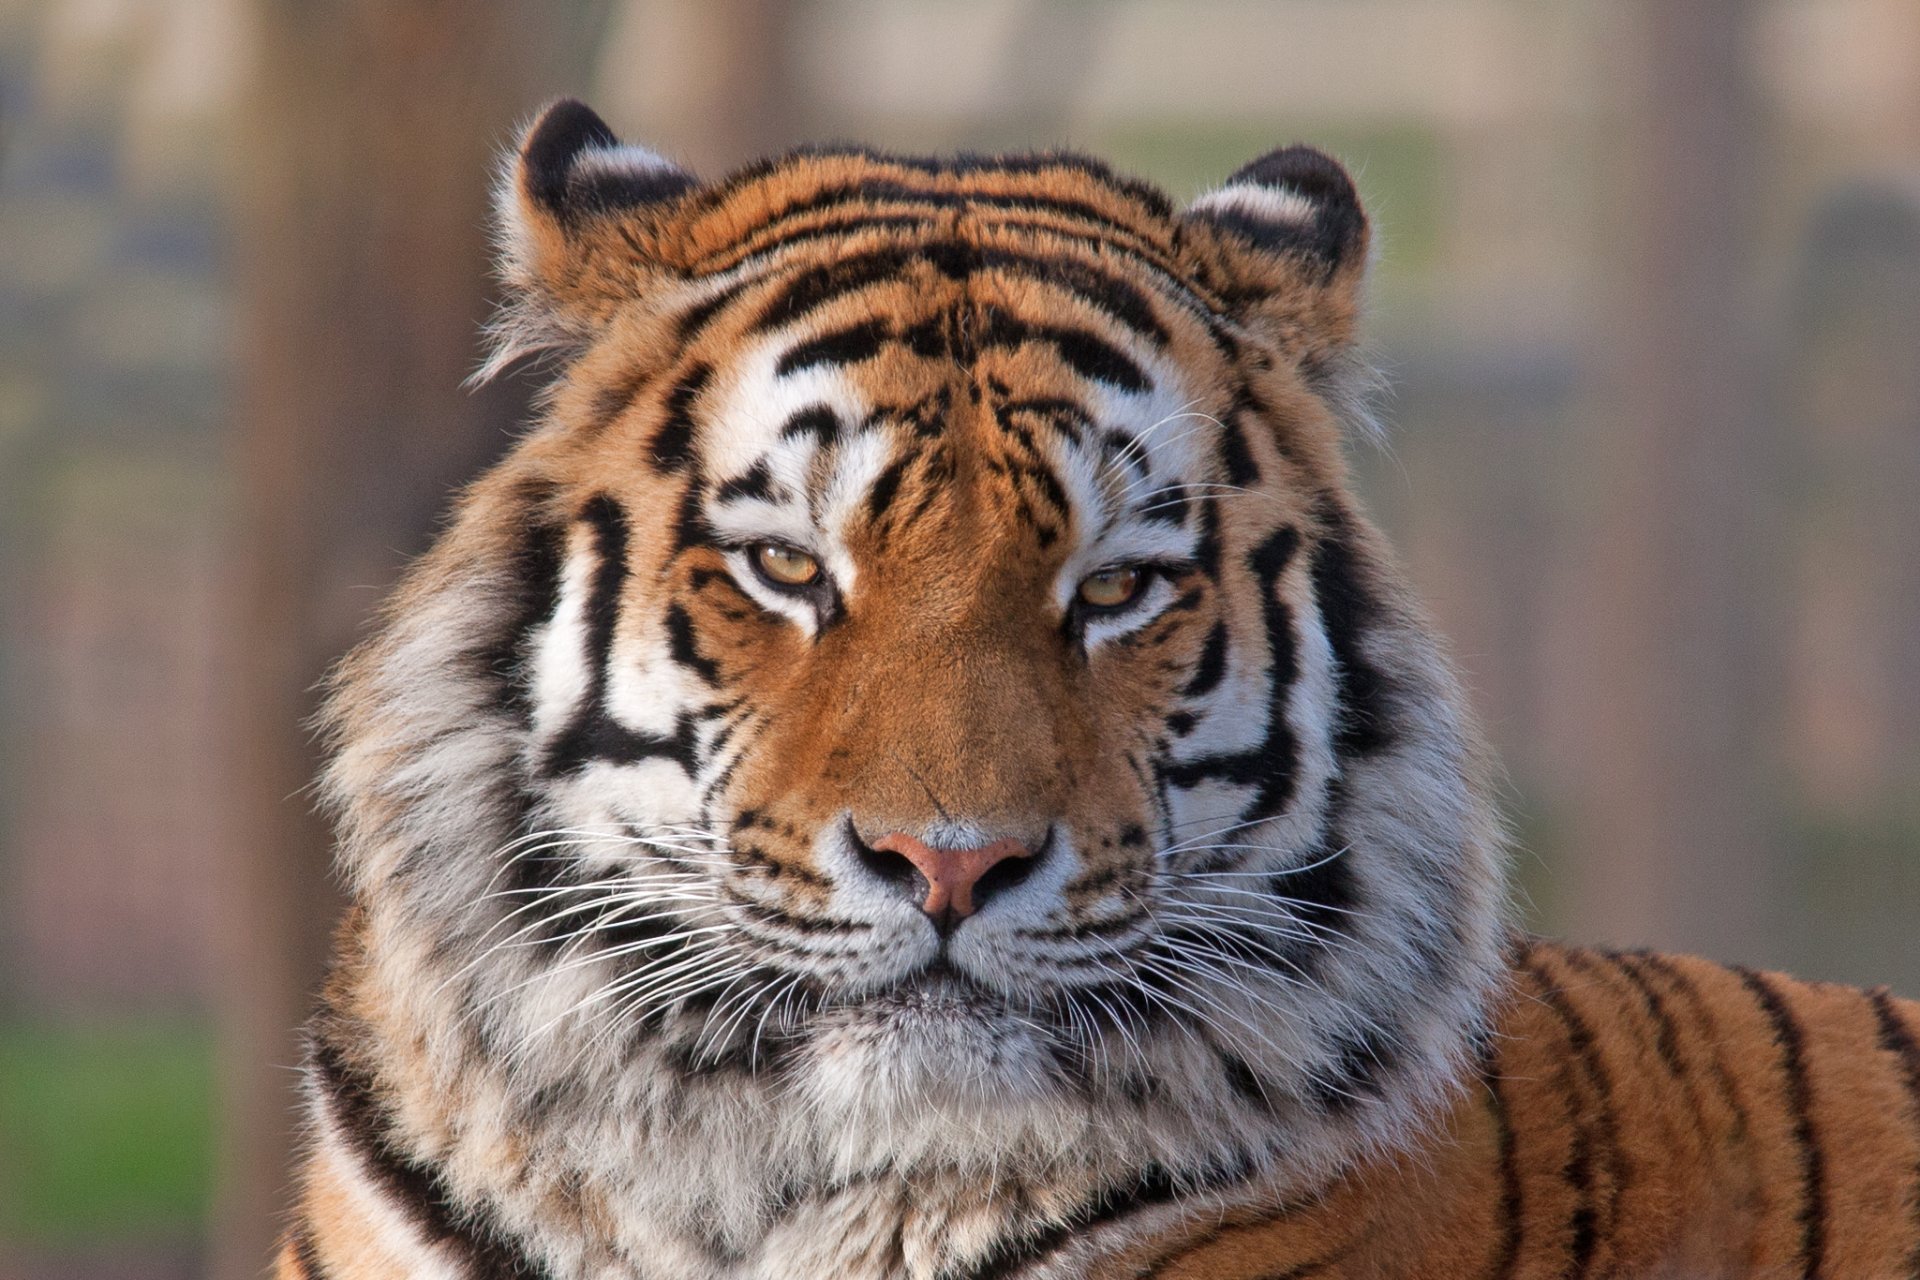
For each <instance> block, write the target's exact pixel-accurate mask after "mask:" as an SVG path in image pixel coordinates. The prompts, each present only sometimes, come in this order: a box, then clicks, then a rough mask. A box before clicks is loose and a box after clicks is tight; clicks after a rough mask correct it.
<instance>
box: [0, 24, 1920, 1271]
mask: <svg viewBox="0 0 1920 1280" xmlns="http://www.w3.org/2000/svg"><path fill="white" fill-rule="evenodd" d="M563 92H566V93H574V94H578V95H581V96H585V97H587V98H589V99H590V100H591V101H592V102H594V103H595V105H596V106H597V107H598V108H599V109H600V110H601V112H602V113H603V114H604V115H605V116H606V117H607V118H608V119H609V120H610V121H611V122H612V123H613V124H614V126H615V128H616V129H617V130H618V131H620V132H621V133H622V135H623V136H625V137H627V138H629V139H632V140H636V141H644V142H645V143H647V144H648V145H651V146H654V147H656V148H658V149H661V150H663V151H666V152H668V153H670V154H673V155H675V156H677V157H679V158H681V159H683V160H685V161H688V162H689V163H691V164H692V165H694V166H695V167H696V168H698V169H699V170H701V171H703V172H707V173H710V174H711V173H719V172H722V171H724V170H725V169H726V168H727V167H729V166H731V165H733V164H735V163H738V162H740V161H742V160H744V159H746V158H748V157H751V156H753V155H755V154H757V153H759V152H762V151H765V150H768V149H771V148H776V147H780V146H784V145H786V144H789V143H793V142H798V141H800V140H803V139H829V138H855V139H862V140H867V141H871V142H874V143H878V144H881V145H885V146H890V147H895V148H911V149H932V150H949V149H953V148H958V147H970V148H988V149H990V148H1003V147H1029V146H1036V145H1050V144H1056V143H1069V144H1072V145H1074V146H1078V147H1082V148H1085V149H1088V150H1091V151H1094V152H1096V153H1099V154H1102V155H1105V156H1107V157H1110V158H1111V159H1113V160H1114V161H1115V162H1117V163H1118V164H1119V165H1121V166H1122V167H1124V168H1127V169H1131V170H1134V171H1136V172H1138V173H1141V174H1143V175H1145V176H1147V177H1150V178H1153V179H1156V180H1158V181H1160V182H1162V183H1164V184H1165V185H1166V186H1167V187H1168V188H1169V189H1170V190H1171V191H1172V192H1173V193H1174V194H1175V195H1176V196H1178V197H1183V198H1184V197H1188V196H1191V195H1193V194H1195V193H1196V192H1198V191H1200V190H1203V189H1204V188H1205V187H1207V186H1208V185H1209V184H1212V183H1214V182H1217V181H1218V180H1220V179H1221V178H1222V177H1224V176H1225V175H1226V174H1227V173H1229V172H1230V171H1231V170H1233V169H1234V168H1235V167H1237V166H1238V165H1240V164H1241V163H1243V162H1244V161H1246V160H1248V159H1250V158H1251V157H1253V156H1254V155H1256V154H1258V153H1260V152H1261V151H1264V150H1265V149H1267V148H1269V147H1271V146H1274V145H1277V144H1280V143H1284V142H1288V141H1292V140H1296V139H1305V140H1310V141H1314V142H1317V143H1319V144H1321V145H1323V146H1326V147H1328V148H1329V149H1331V150H1333V151H1335V152H1336V153H1337V154H1339V155H1340V156H1342V157H1343V158H1344V159H1345V160H1347V162H1348V163H1349V164H1350V165H1351V167H1352V168H1353V169H1354V171H1355V173H1356V174H1357V177H1358V180H1359V184H1360V187H1361V190H1362V192H1363V194H1364V196H1365V198H1366V199H1367V201H1368V205H1369V208H1370V209H1371V211H1372V213H1373V216H1374V219H1375V223H1376V227H1377V236H1378V242H1379V246H1380V247H1379V254H1378V263H1377V267H1376V273H1375V282H1374V289H1373V321H1372V332H1373V334H1374V335H1375V340H1376V346H1377V353H1378V357H1379V361H1380V363H1381V364H1382V366H1383V368H1384V369H1385V370H1386V372H1387V375H1388V378H1389V381H1390V386H1391V391H1390V393H1389V395H1388V397H1387V398H1386V401H1385V404H1384V408H1385V411H1386V412H1385V416H1386V418H1387V420H1388V422H1389V423H1390V424H1391V428H1392V437H1391V443H1390V444H1389V445H1388V446H1386V447H1385V448H1382V449H1369V448H1363V449H1360V450H1359V451H1358V453H1357V458H1358V461H1359V464H1360V466H1361V469H1362V472H1363V475H1364V483H1365V487H1366V489H1367V494H1368V497H1369V499H1370V501H1371V503H1372V505H1373V507H1374V509H1375V510H1376V511H1377V512H1378V514H1379V515H1380V516H1381V518H1382V519H1383V520H1384V522H1385V523H1386V524H1387V526H1388V528H1389V529H1390V531H1391V532H1392V533H1393V534H1394V535H1395V537H1396V538H1397V540H1398V542H1399V544H1400V546H1401V547H1402V549H1403V551H1404V553H1405V556H1406V558H1407V560H1408V563H1409V565H1410V568H1411V572H1412V575H1413V577H1414V579H1415V581H1416V582H1417V583H1418V585H1419V587H1420V589H1421V590H1422V592H1423V593H1424V595H1425V597H1426V599H1427V600H1428V602H1429V603H1430V604H1431V606H1432V608H1433V609H1434V611H1435V612H1436V613H1437V615H1438V617H1439V619H1440V621H1441V623H1442V625H1443V626H1444V628H1445V630H1446V631H1447V632H1448V633H1449V635H1450V636H1451V637H1452V639H1453V642H1454V645H1455V648H1456V651H1457V653H1458V656H1459V659H1460V662H1461V665H1462V667H1463V669H1464V671H1465V673H1466V676H1467V680H1468V683H1469V685H1470V687H1471V689H1472V692H1473V695H1474V698H1475V700H1476V703H1477V706H1478V708H1479V711H1480V713H1481V714H1482V716H1483V717H1484V718H1485V721H1486V723H1487V726H1488V728H1489V730H1490V733H1491V736H1492V738H1493V739H1494V741H1495V742H1496V743H1497V745H1498V747H1499V749H1500V751H1501V754H1502V756H1503V758H1504V760H1505V765H1506V782H1505V790H1504V794H1503V800H1504V802H1505V804H1506V806H1507V808H1508V812H1509V814H1510V816H1511V819H1512V821H1513V824H1514V828H1515V831H1516V832H1517V834H1518V836H1519V852H1518V857H1517V863H1518V872H1519V879H1520V881H1521V884H1522V886H1523V888H1524V890H1525V893H1526V909H1527V911H1528V913H1529V916H1530V923H1532V924H1533V925H1534V926H1535V927H1537V928H1540V929H1543V930H1549V931H1553V932H1556V933H1564V934H1569V935H1571V936H1573V937H1575V938H1578V939H1582V940H1589V941H1604V942H1610V943H1616V944H1626V945H1640V944H1648V945H1658V946H1667V947H1684V948H1691V949H1699V950H1705V951H1709V952H1711V953H1713V954H1715V955H1717V956H1719V957H1721V958H1723V959H1728V960H1741V961H1745V962H1748V963H1753V964H1761V965H1770V966H1782V967H1790V968H1794V969H1797V970H1799V971H1801V972H1803V973H1806V974H1809V975H1812V976H1817V977H1822V978H1833V979H1841V980H1847V981H1853V982H1861V983H1876V982H1890V983H1893V984H1894V985H1895V986H1896V987H1903V988H1904V989H1905V990H1907V991H1909V992H1920V946H1917V945H1916V941H1915V935H1916V931H1917V930H1920V2H1916V0H1689V2H1688V3H1687V4H1673V3H1669V2H1668V0H1553V2H1551V3H1542V2H1541V0H887V2H885V3H882V2H881V0H785V2H782V0H338V2H337V3H331V4H326V5H316V4H309V3H297V2H296V0H0V1276H3V1277H7V1278H8V1280H13V1278H16V1277H18V1278H19V1280H46V1278H51V1277H76V1278H77V1277H108V1278H115V1277H126V1278H128V1280H132V1278H134V1277H140V1278H146V1277H190V1276H203V1275H204V1276H213V1277H217V1278H218V1280H243V1278H245V1277H251V1276H255V1275H258V1274H259V1273H260V1271H261V1268H262V1266H263V1264H264V1260H265V1258H266V1255H267V1250H268V1246H269V1241H270V1238H271V1236H272V1234H273V1232H274V1229H275V1218H276V1215H277V1213H278V1212H279V1209H280V1206H281V1203H282V1200H283V1194H284V1190H285V1187H286V1176H285V1172H284V1164H285V1159H286V1143H287V1140H288V1126H287V1117H288V1114H289V1109H290V1104H291V1102H292V1085H293V1080H294V1077H293V1074H292V1072H291V1071H290V1067H291V1066H292V1064H293V1063H294V1062H295V1061H296V1059H297V1053H298V1050H297V1047H296V1042H295V1039H294V1036H293V1034H292V1030H291V1029H292V1028H293V1026H294V1025H295V1024H296V1023H297V1022H298V1021H299V1020H300V1018H301V1017H302V1015H303V1012H304V1010H305V1008H306V1006H307V1002H308V999H309V993H310V992H311V991H312V989H313V987H314V985H315V982H316V980H317V973H318V967H319V964H320V959H321V957H322V955H323V953H324V948H325V943H326V935H327V931H328V929H329V927H330V923H331V919H332V916H333V913H334V911H335V908H336V898H335V895H334V891H333V889H332V887H331V885H330V883H329V880H328V877H327V872H326V852H325V834H324V832H323V831H322V830H321V829H320V828H319V826H318V825H317V824H316V823H315V821H314V820H313V819H312V817H311V816H310V814H309V811H308V797H307V795H306V794H305V793H304V791H303V788H304V787H305V786H306V783H307V781H308V780H309V778H310V777H311V775H312V771H313V768H314V761H313V759H312V756H311V752H310V746H309V744H308V742H307V739H306V736H305V731H304V728H303V723H304V721H305V720H306V718H307V717H308V716H309V714H310V713H311V710H312V705H313V704H312V696H311V693H310V690H311V687H312V685H313V683H314V681H315V680H316V679H317V678H318V677H319V676H320V674H321V673H322V672H323V671H324V669H325V668H326V666H327V665H328V664H329V663H330V662H331V661H332V660H333V659H335V658H336V657H337V656H338V655H339V654H340V653H341V652H342V651H343V650H344V649H345V648H346V647H347V646H349V645H350V644H351V643H352V642H353V640H354V639H355V637H356V636H358V635H360V634H362V632H363V630H364V628H365V625H366V621H367V619H368V616H369V614H370V612H371V611H372V610H373V608H374V606H375V604H376V603H377V602H378V601H379V600H380V598H381V596H382V594H383V591H384V590H385V588H386V586H387V585H388V584H389V583H390V582H391V581H392V579H393V577H394V575H395V574H396V572H397V571H398V570H399V568H400V567H401V565H402V564H403V563H404V562H405V561H406V560H407V558H408V557H410V556H411V555H413V554H415V553H417V552H418V551H420V550H421V549H422V548H423V547H424V545H425V544H426V541H427V539H428V538H429V537H430V535H431V531H432V530H433V528H434V527H435V521H436V519H437V518H438V516H439V514H440V513H441V512H442V511H443V510H444V507H445V504H446V501H447V498H448V496H449V494H450V492H451V491H452V490H453V489H454V488H455V487H456V486H457V485H459V484H460V483H462V482H463V481H464V480H465V479H467V478H468V477H470V476H472V475H473V474H474V473H475V472H476V470H477V469H479V468H480V467H482V466H484V465H485V464H486V462H487V461H488V460H489V459H491V458H493V457H494V456H496V455H497V454H498V453H499V452H500V451H501V450H502V449H504V448H505V447H506V446H507V444H508V442H509V440H510V439H511V433H512V431H513V430H514V428H515V425H516V424H517V423H519V422H521V421H522V420H523V418H524V413H525V405H526V399H527V395H528V392H529V387H528V385H527V384H526V381H525V379H520V380H515V379H508V380H506V381H505V382H504V383H503V384H501V385H499V386H496V387H494V388H490V389H488V390H487V391H484V392H480V393H468V392H464V391H462V390H461V389H460V385H459V384H460V382H461V379H462V378H463V377H464V376H465V375H466V374H467V373H468V372H469V371H470V369H471V368H472V367H473V364H474V361H475V355H476V351H477V344H476V339H475V330H476V326H477V324H478V323H479V322H480V321H481V320H482V318H483V317H484V316H485V314H486V312H487V307H488V298H489V289H490V284H489V281H488V279H487V276H486V249H485V231H484V221H485V192H486V185H487V180H488V175H489V170H490V168H491V166H492V164H493V162H494V159H495V157H496V154H497V152H498V149H499V148H500V147H501V145H502V144H503V143H505V142H506V141H507V140H508V138H509V137H510V136H511V130H512V127H513V125H514V124H515V123H516V122H518V121H523V120H524V119H525V118H526V117H527V116H528V114H529V113H530V112H531V111H532V110H533V109H534V108H535V107H536V106H537V105H538V104H539V103H541V102H542V101H543V100H545V99H546V98H548V97H550V96H553V95H555V94H558V93H563Z"/></svg>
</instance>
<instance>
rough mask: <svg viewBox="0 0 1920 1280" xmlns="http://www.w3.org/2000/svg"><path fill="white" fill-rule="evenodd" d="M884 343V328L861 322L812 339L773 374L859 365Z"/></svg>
mask: <svg viewBox="0 0 1920 1280" xmlns="http://www.w3.org/2000/svg"><path fill="white" fill-rule="evenodd" d="M886 340H887V326H886V324H885V323H884V322H883V321H879V320H863V321H861V322H860V323H859V324H856V325H851V326H849V327H847V328H845V329H836V330H834V331H833V332H832V333H826V334H822V335H820V336H819V337H817V338H811V339H809V340H807V341H806V342H802V343H800V344H799V345H798V346H796V347H794V348H792V349H791V350H790V351H788V352H787V353H786V354H785V355H783V356H781V357H780V363H779V364H777V365H775V366H774V372H775V373H776V374H777V375H779V376H780V377H783V378H784V377H786V376H787V375H788V374H790V373H797V372H799V371H800V370H802V369H811V368H813V367H814V366H815V365H822V364H858V363H859V362H860V361H862V360H870V359H872V358H873V357H874V356H875V355H878V354H879V352H880V346H881V344H882V343H884V342H885V341H886Z"/></svg>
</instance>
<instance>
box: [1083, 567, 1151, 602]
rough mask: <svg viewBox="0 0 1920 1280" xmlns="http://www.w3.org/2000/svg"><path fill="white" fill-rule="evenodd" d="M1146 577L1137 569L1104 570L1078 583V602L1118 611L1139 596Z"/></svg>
mask: <svg viewBox="0 0 1920 1280" xmlns="http://www.w3.org/2000/svg"><path fill="white" fill-rule="evenodd" d="M1146 580H1147V575H1146V574H1145V573H1143V572H1141V571H1140V570H1139V569H1137V568H1133V567H1126V568H1120V569H1106V570H1103V571H1102V572H1100V573H1096V574H1091V575H1089V576H1088V577H1087V578H1086V579H1085V580H1083V581H1082V582H1081V583H1080V602H1081V603H1082V604H1090V605H1092V606H1093V607H1094V608H1096V609H1118V608H1119V607H1120V606H1121V605H1124V604H1127V603H1128V602H1130V601H1131V600H1132V599H1133V598H1134V597H1135V596H1137V595H1139V594H1140V588H1141V587H1142V586H1144V585H1145V584H1146Z"/></svg>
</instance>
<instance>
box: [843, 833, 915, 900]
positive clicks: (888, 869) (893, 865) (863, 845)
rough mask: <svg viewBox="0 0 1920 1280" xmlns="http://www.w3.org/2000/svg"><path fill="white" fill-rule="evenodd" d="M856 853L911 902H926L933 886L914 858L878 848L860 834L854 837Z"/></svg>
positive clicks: (863, 864) (884, 882)
mask: <svg viewBox="0 0 1920 1280" xmlns="http://www.w3.org/2000/svg"><path fill="white" fill-rule="evenodd" d="M853 847H854V851H855V853H856V854H857V855H858V856H859V858H860V865H861V866H864V867H865V868H866V869H867V870H868V871H871V872H872V873H873V874H874V877H875V878H876V879H878V880H880V881H881V882H882V883H883V884H889V885H893V886H895V887H896V888H898V889H899V890H900V893H901V896H902V897H904V898H906V899H908V900H909V901H911V902H915V903H918V902H924V901H925V900H926V897H927V894H928V892H929V891H930V890H931V888H932V886H931V885H929V884H928V883H927V878H926V876H924V875H922V874H921V873H920V868H918V867H916V866H914V865H913V859H911V858H909V857H907V856H906V855H905V854H904V853H895V852H894V851H893V850H892V849H876V848H874V847H873V846H872V845H870V844H868V843H867V842H866V841H864V840H862V839H860V837H859V836H858V835H855V836H854V838H853Z"/></svg>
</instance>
